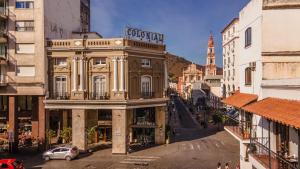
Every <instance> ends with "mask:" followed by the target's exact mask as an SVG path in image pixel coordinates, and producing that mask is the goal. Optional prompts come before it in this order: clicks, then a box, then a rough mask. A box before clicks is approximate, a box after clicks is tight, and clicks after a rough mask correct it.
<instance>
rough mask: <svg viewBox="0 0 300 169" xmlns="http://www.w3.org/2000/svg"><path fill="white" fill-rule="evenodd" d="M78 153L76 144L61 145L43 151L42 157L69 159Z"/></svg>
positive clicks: (45, 158)
mask: <svg viewBox="0 0 300 169" xmlns="http://www.w3.org/2000/svg"><path fill="white" fill-rule="evenodd" d="M78 155H79V150H78V148H77V147H76V146H61V147H56V148H53V149H51V150H48V151H46V152H44V154H43V159H44V160H46V161H48V160H52V159H65V160H67V161H71V160H73V159H74V158H76V157H77V156H78Z"/></svg>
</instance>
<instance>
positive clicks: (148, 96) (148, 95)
mask: <svg viewBox="0 0 300 169" xmlns="http://www.w3.org/2000/svg"><path fill="white" fill-rule="evenodd" d="M141 95H142V98H144V99H151V98H153V97H154V92H142V93H141Z"/></svg>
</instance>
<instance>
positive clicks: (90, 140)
mask: <svg viewBox="0 0 300 169" xmlns="http://www.w3.org/2000/svg"><path fill="white" fill-rule="evenodd" d="M96 128H97V126H93V127H90V128H87V129H86V133H87V139H88V144H92V143H94V142H95V134H96Z"/></svg>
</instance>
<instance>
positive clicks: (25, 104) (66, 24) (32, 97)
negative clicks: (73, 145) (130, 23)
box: [0, 0, 90, 150]
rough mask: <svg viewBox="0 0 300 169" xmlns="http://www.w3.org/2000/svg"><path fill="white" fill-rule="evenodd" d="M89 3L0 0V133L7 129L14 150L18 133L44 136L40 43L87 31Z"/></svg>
mask: <svg viewBox="0 0 300 169" xmlns="http://www.w3.org/2000/svg"><path fill="white" fill-rule="evenodd" d="M89 5H90V2H89V0H72V1H71V0H63V1H62V0H1V1H0V9H1V10H0V27H1V28H0V31H1V33H0V137H3V138H4V139H6V140H7V138H8V134H7V133H12V134H13V135H14V137H13V140H11V141H12V142H13V144H10V145H12V148H13V149H14V150H17V148H18V147H19V145H20V144H19V143H20V142H19V139H18V138H19V136H20V135H22V134H25V135H26V137H31V138H30V139H32V140H35V139H39V140H40V141H42V142H44V141H45V127H46V121H45V117H46V114H45V109H44V103H43V100H44V97H45V95H46V91H47V90H48V81H47V80H48V79H47V67H48V66H47V65H48V64H47V53H46V50H45V46H46V43H45V42H46V39H48V38H50V39H51V38H71V37H72V32H81V31H89V27H90V26H89V22H90V17H89V16H90V12H89V11H90V6H89ZM65 9H68V10H65ZM61 16H63V17H61Z"/></svg>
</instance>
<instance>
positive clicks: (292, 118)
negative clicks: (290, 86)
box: [243, 98, 300, 128]
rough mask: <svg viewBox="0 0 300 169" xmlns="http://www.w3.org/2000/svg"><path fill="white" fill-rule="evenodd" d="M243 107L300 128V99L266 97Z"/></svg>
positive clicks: (267, 117)
mask: <svg viewBox="0 0 300 169" xmlns="http://www.w3.org/2000/svg"><path fill="white" fill-rule="evenodd" d="M243 109H244V110H246V111H248V112H251V113H254V114H257V115H260V116H263V117H265V118H266V119H269V120H272V121H276V122H278V123H282V124H285V125H288V126H292V127H295V128H300V101H294V100H285V99H277V98H266V99H263V100H261V101H258V102H255V103H253V104H250V105H248V106H245V107H243Z"/></svg>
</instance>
